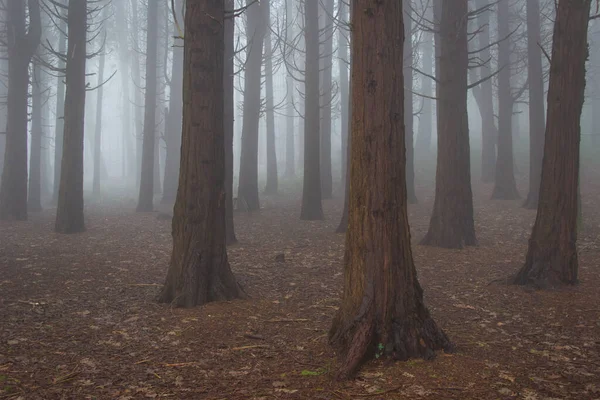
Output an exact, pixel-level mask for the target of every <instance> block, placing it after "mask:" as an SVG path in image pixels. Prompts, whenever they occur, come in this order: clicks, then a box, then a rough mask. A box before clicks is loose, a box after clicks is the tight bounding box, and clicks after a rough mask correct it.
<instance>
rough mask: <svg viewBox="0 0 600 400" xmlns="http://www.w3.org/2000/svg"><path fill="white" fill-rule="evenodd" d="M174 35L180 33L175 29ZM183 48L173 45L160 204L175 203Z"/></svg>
mask: <svg viewBox="0 0 600 400" xmlns="http://www.w3.org/2000/svg"><path fill="white" fill-rule="evenodd" d="M179 10H181V0H177V1H176V2H175V12H176V13H177V14H176V15H177V22H178V23H179V27H180V29H183V25H182V24H183V15H181V13H180V12H179ZM226 23H227V22H226ZM175 34H176V35H180V33H179V32H178V31H177V30H175ZM182 97H183V49H182V48H181V43H180V40H177V41H176V42H175V45H174V47H173V66H172V72H171V85H170V95H169V112H168V113H167V123H166V124H165V143H166V145H167V153H166V157H165V177H164V182H163V195H162V200H161V203H162V204H173V203H175V197H176V196H177V184H178V182H179V161H180V153H181V115H182V113H183V100H182Z"/></svg>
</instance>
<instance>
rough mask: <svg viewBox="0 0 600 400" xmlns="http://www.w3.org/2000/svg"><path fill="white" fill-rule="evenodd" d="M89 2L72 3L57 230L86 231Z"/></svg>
mask: <svg viewBox="0 0 600 400" xmlns="http://www.w3.org/2000/svg"><path fill="white" fill-rule="evenodd" d="M87 11H88V10H87V0H81V1H69V8H68V17H67V26H68V29H69V36H68V47H67V74H66V81H67V87H66V95H65V109H64V110H65V131H64V142H63V158H62V165H61V174H60V190H59V193H58V208H57V210H56V224H55V228H54V229H55V230H56V232H58V233H77V232H83V231H84V230H85V222H84V217H83V139H84V136H83V133H84V123H85V89H86V83H85V62H86V57H87V55H86V45H87V38H86V33H87Z"/></svg>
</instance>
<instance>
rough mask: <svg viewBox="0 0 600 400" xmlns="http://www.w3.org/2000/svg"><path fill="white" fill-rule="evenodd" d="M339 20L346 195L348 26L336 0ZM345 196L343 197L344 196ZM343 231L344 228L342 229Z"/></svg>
mask: <svg viewBox="0 0 600 400" xmlns="http://www.w3.org/2000/svg"><path fill="white" fill-rule="evenodd" d="M338 10H339V17H338V18H339V20H340V23H341V26H339V27H338V66H339V70H340V82H339V87H340V110H341V112H340V120H341V130H342V132H341V136H342V140H341V142H342V157H341V160H342V176H341V182H342V183H343V184H344V193H346V188H345V186H346V184H347V183H346V182H347V179H346V175H347V167H348V154H349V153H348V136H349V133H348V121H349V119H348V113H349V111H350V110H349V108H350V107H349V106H350V102H349V100H348V99H349V96H348V91H349V87H348V85H349V83H348V64H349V60H348V43H349V41H348V35H349V29H348V27H347V26H346V25H345V24H348V23H349V21H348V6H347V5H346V1H345V0H338ZM344 196H345V195H344ZM344 231H345V228H344Z"/></svg>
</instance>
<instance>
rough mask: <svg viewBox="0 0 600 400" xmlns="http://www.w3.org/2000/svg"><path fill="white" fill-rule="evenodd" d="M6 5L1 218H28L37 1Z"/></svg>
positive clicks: (38, 28) (14, 0)
mask: <svg viewBox="0 0 600 400" xmlns="http://www.w3.org/2000/svg"><path fill="white" fill-rule="evenodd" d="M5 3H6V4H5V7H6V10H5V12H6V17H7V21H6V25H7V27H6V29H7V42H8V43H7V45H8V46H7V52H8V95H7V98H6V102H7V103H6V107H7V122H6V143H5V154H4V167H3V168H2V182H1V184H0V220H8V219H14V220H26V219H27V96H28V93H29V63H30V62H31V57H32V56H33V54H34V53H35V51H36V49H37V47H38V45H39V43H40V37H41V16H40V5H39V3H38V1H37V0H29V1H28V2H27V9H28V11H29V28H27V26H26V22H25V21H26V7H25V6H26V4H25V1H23V0H8V1H7V2H5Z"/></svg>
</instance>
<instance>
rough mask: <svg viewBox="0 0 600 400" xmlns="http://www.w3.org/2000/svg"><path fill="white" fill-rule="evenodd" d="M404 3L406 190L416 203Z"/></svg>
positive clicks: (406, 2) (409, 48)
mask: <svg viewBox="0 0 600 400" xmlns="http://www.w3.org/2000/svg"><path fill="white" fill-rule="evenodd" d="M403 4H404V6H403V7H404V13H405V16H404V47H403V48H404V63H405V64H404V71H403V73H404V126H405V138H406V191H407V193H408V202H409V203H410V204H416V203H418V200H417V195H416V193H415V151H414V125H413V94H412V92H413V73H412V69H413V46H412V23H411V18H412V17H411V4H410V0H403Z"/></svg>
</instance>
